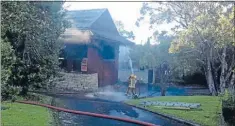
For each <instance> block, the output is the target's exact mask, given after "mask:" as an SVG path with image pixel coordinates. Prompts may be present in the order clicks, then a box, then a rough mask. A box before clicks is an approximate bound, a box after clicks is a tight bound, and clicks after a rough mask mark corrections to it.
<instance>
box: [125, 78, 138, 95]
mask: <svg viewBox="0 0 235 126" xmlns="http://www.w3.org/2000/svg"><path fill="white" fill-rule="evenodd" d="M136 78H137V77H136V76H135V75H134V74H131V75H130V77H129V78H128V83H129V86H128V89H127V92H126V95H128V94H129V92H130V91H131V93H132V95H133V96H134V95H135V94H136V91H135V84H136Z"/></svg>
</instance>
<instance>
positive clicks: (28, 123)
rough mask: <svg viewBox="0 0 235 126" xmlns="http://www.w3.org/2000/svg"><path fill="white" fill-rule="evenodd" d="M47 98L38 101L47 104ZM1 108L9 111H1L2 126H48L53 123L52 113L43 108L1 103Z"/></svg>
mask: <svg viewBox="0 0 235 126" xmlns="http://www.w3.org/2000/svg"><path fill="white" fill-rule="evenodd" d="M48 100H49V99H48V98H47V97H45V98H44V99H43V100H40V101H41V102H42V103H43V102H44V103H47V102H48ZM1 106H3V107H9V109H6V110H1V120H2V121H1V125H2V126H48V125H51V124H52V123H53V117H52V112H51V111H50V110H49V109H47V108H44V107H40V106H35V105H28V104H21V103H14V102H2V104H1Z"/></svg>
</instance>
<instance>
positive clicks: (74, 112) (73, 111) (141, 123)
mask: <svg viewBox="0 0 235 126" xmlns="http://www.w3.org/2000/svg"><path fill="white" fill-rule="evenodd" d="M16 102H18V103H23V104H31V105H37V106H42V107H47V108H50V109H54V110H57V111H63V112H68V113H73V114H80V115H87V116H93V117H98V118H106V119H112V120H118V121H123V122H128V123H134V124H138V125H142V126H156V125H155V124H151V123H147V122H142V121H138V120H132V119H127V118H120V117H115V116H109V115H104V114H97V113H91V112H83V111H76V110H70V109H65V108H60V107H56V106H52V105H48V104H41V103H38V102H33V101H16Z"/></svg>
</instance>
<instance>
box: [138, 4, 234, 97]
mask: <svg viewBox="0 0 235 126" xmlns="http://www.w3.org/2000/svg"><path fill="white" fill-rule="evenodd" d="M231 10H232V4H231V3H216V2H182V3H180V2H159V3H144V4H143V7H142V9H141V13H142V17H140V18H139V19H138V21H137V24H138V22H139V21H141V20H143V19H144V15H146V14H149V15H150V23H151V27H155V26H156V25H157V24H162V23H172V22H174V23H176V24H177V25H176V26H175V27H174V28H173V29H172V30H173V32H174V33H175V34H176V38H175V39H174V42H172V44H171V45H172V46H171V49H170V51H171V52H174V53H175V52H181V53H183V54H184V55H187V58H190V60H191V61H189V60H188V61H189V63H193V64H197V65H198V66H199V67H202V68H203V71H204V73H205V76H206V78H207V84H208V87H209V89H210V92H211V93H212V94H213V95H216V94H217V91H216V88H215V80H216V76H214V73H218V70H221V74H220V76H223V73H225V72H223V71H226V73H227V75H226V76H227V77H228V78H227V79H229V77H230V76H231V73H232V72H231V71H230V70H231V68H233V67H234V64H233V62H232V61H233V60H232V59H233V58H228V59H230V60H227V61H228V62H230V63H229V71H230V72H229V71H227V70H228V69H224V68H226V67H223V65H225V60H223V59H225V57H227V56H229V57H233V56H231V55H229V53H227V55H226V56H224V55H223V53H222V52H221V48H224V47H226V48H227V47H228V45H231V44H232V42H231V40H232V37H231V32H232V31H233V28H234V27H228V26H226V27H224V25H222V24H224V23H222V22H221V23H220V20H221V16H225V17H228V15H229V13H231V12H232V11H231ZM228 22H230V21H227V23H228ZM228 24H230V25H231V22H230V23H228ZM218 25H219V26H221V27H217V26H218ZM223 28H225V29H226V30H225V29H223ZM228 28H230V29H229V30H228ZM217 31H218V32H217ZM229 31H230V32H229ZM223 32H227V33H228V36H223V35H221V33H223ZM227 33H226V34H227ZM225 38H226V40H225ZM228 39H229V40H228ZM222 40H223V41H222ZM225 41H226V42H225ZM225 43H226V44H225ZM218 45H221V46H218ZM225 45H226V46H225ZM219 47H220V48H219ZM229 47H231V49H230V52H233V49H232V48H234V47H232V46H229ZM223 52H226V50H224V51H223ZM224 54H226V53H224ZM221 56H222V57H221ZM217 57H221V58H217ZM185 60H187V59H185ZM218 61H219V62H218ZM225 66H226V65H225ZM196 68H197V69H198V67H196ZM191 69H193V68H192V67H191ZM213 71H215V72H214V73H213ZM221 81H223V79H221V77H220V91H221V92H223V91H224V85H225V84H224V82H221ZM226 81H227V80H225V82H226Z"/></svg>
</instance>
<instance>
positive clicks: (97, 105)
mask: <svg viewBox="0 0 235 126" xmlns="http://www.w3.org/2000/svg"><path fill="white" fill-rule="evenodd" d="M56 102H57V103H60V104H58V106H60V107H65V108H69V109H74V110H80V111H87V112H94V113H100V114H107V115H112V116H117V117H124V118H130V119H136V120H140V121H145V122H149V123H154V124H157V125H162V126H184V125H183V124H179V123H177V122H175V121H171V120H169V119H166V118H163V117H161V116H158V115H155V114H153V113H150V112H146V111H143V110H140V109H137V108H133V107H130V106H128V105H125V104H122V103H120V102H110V101H105V100H97V99H95V100H82V99H78V98H75V97H60V98H56ZM61 103H62V104H61ZM60 118H61V120H62V124H63V125H64V126H69V125H76V124H77V125H79V126H95V125H98V124H99V125H100V126H137V125H136V124H129V123H125V122H120V121H113V120H108V119H102V118H96V117H89V116H82V115H74V114H69V113H63V112H61V113H60Z"/></svg>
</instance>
